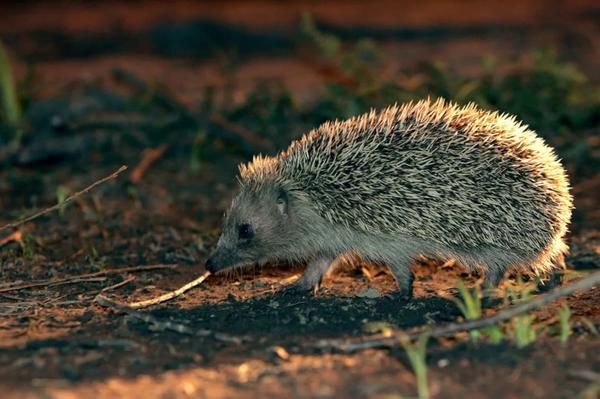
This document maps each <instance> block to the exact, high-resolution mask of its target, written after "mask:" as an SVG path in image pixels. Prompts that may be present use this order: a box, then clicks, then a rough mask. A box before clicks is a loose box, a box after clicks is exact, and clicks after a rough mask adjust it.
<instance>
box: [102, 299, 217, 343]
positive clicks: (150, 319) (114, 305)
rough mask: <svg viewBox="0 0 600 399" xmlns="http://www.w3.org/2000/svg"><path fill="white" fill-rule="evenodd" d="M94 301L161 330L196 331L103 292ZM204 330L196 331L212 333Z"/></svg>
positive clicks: (185, 332)
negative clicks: (114, 299) (108, 296)
mask: <svg viewBox="0 0 600 399" xmlns="http://www.w3.org/2000/svg"><path fill="white" fill-rule="evenodd" d="M94 302H96V303H97V304H98V305H100V306H103V307H105V308H111V309H113V310H116V311H118V312H123V313H125V314H127V315H129V316H132V317H135V318H136V319H140V320H142V321H144V322H146V323H149V324H152V325H154V326H155V328H156V329H159V330H169V331H175V332H178V333H180V334H193V333H194V330H192V329H191V328H190V327H189V326H186V325H185V324H181V323H173V322H172V321H160V320H158V319H157V318H156V317H154V316H152V315H150V314H148V313H144V312H140V311H138V310H135V309H133V308H131V307H130V306H128V305H127V304H124V303H120V302H116V301H113V300H112V299H108V298H107V297H105V296H104V295H102V294H98V295H96V298H94ZM203 331H205V330H198V331H195V333H197V334H200V335H208V334H210V332H209V331H207V330H206V331H207V332H206V333H203Z"/></svg>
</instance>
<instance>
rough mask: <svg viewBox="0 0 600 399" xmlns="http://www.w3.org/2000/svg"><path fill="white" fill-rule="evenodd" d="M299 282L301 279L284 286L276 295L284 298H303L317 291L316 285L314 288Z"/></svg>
mask: <svg viewBox="0 0 600 399" xmlns="http://www.w3.org/2000/svg"><path fill="white" fill-rule="evenodd" d="M301 280H302V278H300V280H298V281H296V282H295V283H292V284H288V285H286V286H284V287H283V288H281V289H280V290H279V291H278V294H280V295H286V296H288V295H289V296H297V295H302V296H304V295H307V294H310V293H311V292H313V293H314V292H316V290H317V289H318V284H317V285H315V286H311V285H308V284H306V283H305V282H303V281H301Z"/></svg>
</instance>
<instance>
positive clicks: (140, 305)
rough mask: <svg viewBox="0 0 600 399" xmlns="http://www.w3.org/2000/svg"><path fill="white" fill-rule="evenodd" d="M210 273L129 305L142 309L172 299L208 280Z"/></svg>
mask: <svg viewBox="0 0 600 399" xmlns="http://www.w3.org/2000/svg"><path fill="white" fill-rule="evenodd" d="M210 274H211V273H210V272H209V271H207V272H205V273H204V274H203V275H202V276H200V277H198V278H197V279H195V280H193V281H190V282H189V283H187V284H186V285H184V286H183V287H180V288H178V289H176V290H175V291H170V292H167V293H166V294H163V295H161V296H157V297H155V298H150V299H146V300H144V301H138V302H132V303H128V304H127V306H129V307H130V308H132V309H140V308H146V307H148V306H152V305H156V304H159V303H162V302H166V301H170V300H171V299H173V298H176V297H178V296H179V295H181V294H183V293H184V292H186V291H189V290H191V289H192V288H194V287H196V286H197V285H200V284H201V283H202V282H203V281H204V280H206V278H207V277H208V276H210Z"/></svg>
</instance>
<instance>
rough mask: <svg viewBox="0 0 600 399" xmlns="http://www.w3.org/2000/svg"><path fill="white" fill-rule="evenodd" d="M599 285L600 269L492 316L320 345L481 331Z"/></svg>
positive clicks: (385, 344)
mask: <svg viewBox="0 0 600 399" xmlns="http://www.w3.org/2000/svg"><path fill="white" fill-rule="evenodd" d="M597 284H600V272H595V273H593V274H591V275H589V276H587V277H585V278H582V279H581V280H579V281H577V282H576V283H573V284H570V285H567V286H565V287H562V288H559V289H555V290H553V291H550V292H548V293H546V294H544V295H540V296H538V297H536V298H534V299H533V300H531V301H528V302H525V303H522V304H519V305H517V306H514V307H512V308H509V309H505V310H501V311H499V312H497V313H495V314H493V315H491V316H489V317H484V318H481V319H476V320H470V321H466V322H464V323H449V324H446V325H442V326H440V327H436V328H433V329H431V330H427V329H425V330H422V331H418V332H412V333H405V332H402V331H397V332H396V333H395V334H394V335H392V336H388V337H380V336H378V337H376V338H369V339H362V340H360V341H348V340H337V339H333V340H322V341H320V342H318V343H317V344H316V346H317V347H318V348H319V349H330V350H331V349H335V350H339V351H342V352H346V353H351V352H356V351H359V350H365V349H371V348H392V347H397V346H401V345H402V341H403V340H406V338H408V339H415V338H417V337H418V336H419V335H421V334H423V333H427V334H428V335H429V336H430V337H441V336H446V335H451V334H454V333H457V332H461V331H470V330H478V329H481V328H483V327H489V326H493V325H496V324H498V323H500V322H502V321H505V320H509V319H511V318H513V317H515V316H518V315H520V314H523V313H527V312H529V311H532V310H535V309H539V308H541V307H542V306H544V305H547V304H549V303H551V302H554V301H556V300H557V299H559V298H562V297H565V296H568V295H571V294H572V293H574V292H575V291H583V290H589V289H591V288H593V287H594V286H595V285H597Z"/></svg>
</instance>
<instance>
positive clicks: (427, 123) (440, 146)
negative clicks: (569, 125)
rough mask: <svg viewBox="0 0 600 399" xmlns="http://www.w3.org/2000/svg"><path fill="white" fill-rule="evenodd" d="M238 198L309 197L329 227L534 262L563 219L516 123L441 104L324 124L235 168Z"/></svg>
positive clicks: (557, 196) (558, 195) (534, 139)
mask: <svg viewBox="0 0 600 399" xmlns="http://www.w3.org/2000/svg"><path fill="white" fill-rule="evenodd" d="M240 175H241V180H240V181H241V184H242V187H243V188H244V189H250V190H260V189H261V188H262V187H264V186H265V185H272V184H276V185H279V186H281V187H283V188H286V189H288V190H291V191H298V192H301V193H303V195H306V196H308V198H309V199H310V201H311V203H312V204H313V206H314V207H315V209H316V210H317V211H318V212H319V213H320V214H321V215H322V216H323V217H325V218H326V219H327V220H329V221H330V222H332V223H336V224H342V225H345V226H348V227H351V228H357V229H360V230H362V231H365V232H369V233H374V234H393V233H403V234H408V235H413V236H417V237H421V238H426V239H434V240H437V241H438V242H440V243H443V244H452V245H457V246H462V247H471V246H479V245H491V246H496V247H501V248H518V249H521V250H523V251H526V252H528V251H531V252H535V251H538V250H540V249H542V248H544V247H545V246H546V245H547V244H548V242H549V241H550V240H551V239H552V238H553V237H556V236H559V237H562V236H563V235H564V233H565V232H566V225H567V223H568V221H569V219H570V213H571V206H572V200H571V196H570V194H569V187H568V182H567V178H566V175H565V172H564V169H563V167H562V166H561V164H560V162H559V161H558V159H557V157H556V155H555V154H554V152H553V151H552V149H550V148H549V147H548V146H546V145H545V144H544V142H543V140H542V139H541V138H539V137H538V136H537V135H536V134H535V133H534V132H532V131H531V130H529V129H527V127H526V126H524V125H522V124H520V123H519V122H517V121H516V120H515V119H514V117H511V116H508V115H506V114H498V113H497V112H488V111H483V110H480V109H478V108H476V106H475V105H473V104H470V105H467V106H464V107H459V106H457V105H455V104H451V103H446V102H444V101H443V100H438V101H436V102H431V101H429V100H424V101H420V102H418V103H409V104H406V105H403V106H397V105H394V106H391V107H389V108H386V109H384V110H383V111H381V112H375V111H371V112H370V113H368V114H364V115H362V116H358V117H354V118H351V119H349V120H346V121H341V122H340V121H336V122H327V123H325V124H323V125H321V126H320V127H318V128H317V129H314V130H313V131H311V132H310V133H308V134H307V135H305V136H303V137H302V138H301V139H300V140H298V141H294V142H293V143H292V144H291V145H290V147H289V148H288V149H287V150H285V151H283V152H281V153H280V154H279V155H277V156H276V157H255V158H254V160H253V161H252V162H251V163H249V164H248V165H244V166H241V167H240Z"/></svg>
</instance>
